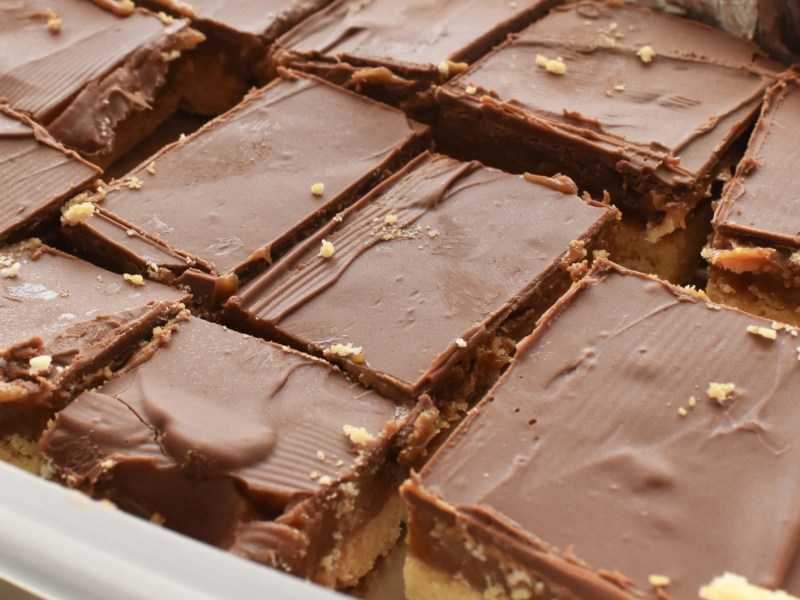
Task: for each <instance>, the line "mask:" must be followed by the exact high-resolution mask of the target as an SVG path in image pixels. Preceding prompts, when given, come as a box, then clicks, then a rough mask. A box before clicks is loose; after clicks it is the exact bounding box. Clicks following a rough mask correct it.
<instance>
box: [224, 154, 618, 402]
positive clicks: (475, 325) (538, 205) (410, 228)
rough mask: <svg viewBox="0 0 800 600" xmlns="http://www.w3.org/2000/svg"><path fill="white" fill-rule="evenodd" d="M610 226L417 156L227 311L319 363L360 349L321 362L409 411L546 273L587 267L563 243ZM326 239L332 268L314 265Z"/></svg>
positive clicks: (493, 174) (545, 195)
mask: <svg viewBox="0 0 800 600" xmlns="http://www.w3.org/2000/svg"><path fill="white" fill-rule="evenodd" d="M551 183H552V182H551ZM394 218H396V221H395V220H394ZM611 220H613V214H612V213H611V211H609V210H608V209H606V208H600V207H599V206H590V205H589V204H587V203H584V202H581V201H580V200H579V199H578V198H577V197H575V196H573V195H570V194H569V193H568V192H564V191H558V190H556V189H551V188H550V187H547V186H546V185H540V184H538V183H533V182H530V181H526V180H525V179H523V178H522V177H515V176H512V175H507V174H504V173H501V172H499V171H495V170H493V169H487V168H484V167H483V166H482V165H480V164H479V163H460V162H458V161H455V160H453V159H450V158H447V157H445V156H441V155H433V156H431V155H428V154H425V155H422V156H421V157H419V158H418V159H416V160H415V161H414V162H413V163H411V164H410V165H409V166H407V167H406V168H405V169H403V170H402V171H400V172H399V173H398V174H397V175H395V176H394V177H393V178H392V179H390V180H388V181H386V182H385V183H384V184H382V185H381V186H380V187H379V188H377V189H376V190H374V191H373V192H372V193H370V194H369V195H368V196H366V197H365V198H364V199H362V200H361V201H359V202H358V203H357V205H355V206H354V207H352V209H351V210H349V211H347V213H346V214H345V215H344V216H343V217H342V218H341V219H338V218H337V219H334V221H332V222H331V223H330V224H329V225H327V226H326V227H324V228H323V229H321V230H320V231H318V232H317V234H315V235H314V236H313V237H311V238H309V240H307V241H306V242H304V243H303V244H302V245H300V246H298V247H297V248H296V249H295V250H293V251H292V252H291V253H290V254H289V255H287V256H286V257H285V258H284V259H282V260H281V261H279V262H278V263H277V264H275V265H274V266H273V267H272V268H271V269H270V270H269V271H267V272H265V273H264V274H263V275H261V276H260V277H258V278H256V279H255V280H254V281H253V282H252V283H250V284H249V285H247V286H245V287H244V288H243V289H242V290H241V293H240V294H239V295H238V296H236V297H234V298H232V299H231V301H230V302H229V304H228V307H227V308H228V311H229V315H232V316H233V317H234V318H236V319H238V320H239V321H242V322H245V323H246V325H245V326H250V327H254V328H255V329H256V330H257V331H261V332H262V333H264V334H265V335H274V336H277V337H279V338H280V339H284V340H290V341H291V342H292V343H294V344H297V345H299V346H300V347H302V348H305V349H308V350H310V351H311V352H312V353H315V354H323V353H326V352H327V351H328V350H329V347H330V346H331V345H332V344H347V343H350V344H352V345H353V346H355V347H359V348H362V351H363V358H364V359H365V360H364V361H362V362H359V359H358V357H356V360H355V361H354V360H353V357H352V356H350V357H349V358H343V357H342V356H337V355H336V353H335V352H334V353H332V354H328V358H330V359H332V360H336V361H339V362H340V363H341V364H343V366H345V367H346V368H347V369H349V370H351V371H352V372H354V373H356V374H358V375H359V376H360V377H362V379H363V380H365V381H367V382H369V383H370V385H377V386H378V387H379V389H381V390H382V391H383V392H384V393H388V394H390V395H400V396H404V397H413V396H415V395H417V394H419V393H422V392H427V391H429V390H430V389H431V387H432V386H433V385H435V384H436V383H438V382H440V381H442V380H443V379H444V378H445V377H446V375H447V374H448V372H449V371H450V370H451V369H452V368H453V366H454V365H455V364H456V363H458V362H459V361H460V360H462V359H464V358H465V357H468V356H469V355H470V353H471V352H475V351H476V348H478V347H480V346H482V345H484V344H486V343H487V340H488V339H490V338H491V337H492V336H493V335H494V334H495V333H496V332H497V330H498V328H499V327H500V325H501V324H502V323H503V322H504V321H505V320H506V319H508V318H509V316H511V315H513V314H514V313H515V311H517V310H520V309H521V308H522V307H523V306H524V305H525V303H526V302H529V299H530V297H531V295H532V294H534V293H535V292H536V290H537V288H538V287H540V286H542V285H543V282H544V281H546V280H547V279H548V277H550V276H552V274H553V272H558V271H559V270H561V269H565V268H566V266H567V265H568V264H569V262H570V261H571V260H581V259H583V258H584V256H583V255H581V256H575V257H573V258H568V257H567V255H568V254H569V252H568V246H569V245H570V243H571V242H573V241H574V240H581V243H584V242H585V243H586V244H587V245H588V243H589V242H590V241H591V240H592V239H593V238H595V237H596V236H597V235H598V233H599V232H600V231H601V230H602V229H603V227H604V226H605V225H606V224H607V223H608V222H609V221H611ZM340 222H341V223H340ZM323 238H324V239H326V240H327V241H330V242H331V243H332V244H333V246H334V248H335V253H334V254H333V256H332V257H331V258H321V257H320V256H319V255H318V253H319V250H320V244H321V242H322V239H323ZM500 242H501V243H500ZM560 262H562V263H563V264H562V265H561V266H559V263H560ZM562 272H563V271H562ZM565 276H566V275H565ZM566 277H567V279H568V276H566ZM526 308H528V307H526ZM459 339H460V340H461V341H460V342H458V340H459Z"/></svg>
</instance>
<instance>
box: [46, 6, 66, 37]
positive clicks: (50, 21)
mask: <svg viewBox="0 0 800 600" xmlns="http://www.w3.org/2000/svg"><path fill="white" fill-rule="evenodd" d="M45 17H46V18H47V29H48V30H49V31H50V33H59V32H60V31H61V25H62V24H63V23H62V21H61V17H59V16H58V15H57V14H56V13H55V12H53V11H52V10H50V9H48V10H47V11H46V12H45Z"/></svg>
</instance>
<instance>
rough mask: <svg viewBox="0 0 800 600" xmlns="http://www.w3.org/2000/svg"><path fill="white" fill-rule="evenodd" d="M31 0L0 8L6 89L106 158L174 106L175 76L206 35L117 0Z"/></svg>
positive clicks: (38, 116)
mask: <svg viewBox="0 0 800 600" xmlns="http://www.w3.org/2000/svg"><path fill="white" fill-rule="evenodd" d="M105 4H113V7H114V8H115V11H116V12H112V11H110V10H106V9H104V8H101V7H100V6H98V5H97V4H95V3H93V2H88V1H85V0H46V1H45V0H22V1H20V2H6V3H4V4H3V6H1V7H0V97H2V98H5V99H6V100H7V102H8V103H9V105H10V106H11V107H12V108H14V109H15V110H18V111H20V112H23V113H25V114H27V115H29V116H30V117H32V118H33V119H34V120H36V121H37V122H38V123H40V124H42V125H44V126H45V127H46V128H47V129H48V131H49V132H50V133H51V134H52V135H53V136H54V137H55V138H56V139H57V140H58V141H60V142H61V143H63V144H64V145H66V146H68V147H69V148H72V149H73V150H76V151H78V152H80V153H81V154H82V155H83V156H84V157H86V158H89V159H90V160H91V161H92V162H94V163H96V164H99V165H101V166H105V165H107V164H110V163H111V162H113V160H114V159H115V158H117V157H118V156H120V155H121V154H122V153H124V152H125V151H127V150H128V149H130V148H131V147H133V145H135V144H136V142H138V141H139V140H141V139H143V138H144V137H146V136H147V135H148V134H150V133H152V131H153V130H154V129H155V128H156V127H157V126H158V124H159V123H160V122H161V121H162V120H163V119H165V118H166V117H167V116H168V115H169V114H170V113H171V112H172V111H174V110H175V107H176V106H177V104H178V102H179V99H180V90H177V89H174V88H173V87H170V86H167V85H166V83H167V80H168V79H169V77H170V72H171V71H172V70H173V69H172V67H173V66H174V65H175V64H179V61H177V59H179V58H180V56H181V53H183V52H184V51H187V50H190V49H192V48H194V47H195V46H197V44H198V43H200V42H201V41H202V39H203V36H202V35H201V34H200V33H198V32H197V31H194V30H193V29H191V28H189V27H188V22H187V21H184V20H172V19H168V20H167V22H164V21H162V20H160V19H158V18H157V17H156V16H155V15H153V14H150V13H147V12H145V11H141V10H137V9H134V8H132V7H133V2H127V3H125V2H121V3H110V2H106V3H105Z"/></svg>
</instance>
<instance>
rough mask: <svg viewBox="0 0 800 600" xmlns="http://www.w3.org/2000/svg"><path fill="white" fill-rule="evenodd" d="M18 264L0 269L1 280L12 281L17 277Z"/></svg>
mask: <svg viewBox="0 0 800 600" xmlns="http://www.w3.org/2000/svg"><path fill="white" fill-rule="evenodd" d="M19 270H20V264H19V263H18V262H15V263H12V264H10V265H8V266H6V267H3V268H2V269H0V277H2V278H3V279H13V278H14V277H16V276H17V275H19Z"/></svg>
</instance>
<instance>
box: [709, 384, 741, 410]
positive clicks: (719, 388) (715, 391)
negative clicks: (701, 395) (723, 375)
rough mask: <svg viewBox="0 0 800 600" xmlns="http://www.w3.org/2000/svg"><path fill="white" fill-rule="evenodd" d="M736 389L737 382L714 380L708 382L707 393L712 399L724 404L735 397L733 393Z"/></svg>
mask: <svg viewBox="0 0 800 600" xmlns="http://www.w3.org/2000/svg"><path fill="white" fill-rule="evenodd" d="M735 391H736V384H734V383H718V382H714V381H712V382H711V383H709V384H708V389H707V390H706V394H708V397H709V398H711V399H712V400H716V401H717V403H718V404H719V405H720V406H722V405H724V404H725V403H726V402H728V401H730V400H731V399H732V398H733V393H734V392H735Z"/></svg>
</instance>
